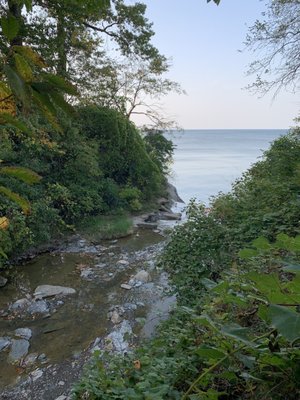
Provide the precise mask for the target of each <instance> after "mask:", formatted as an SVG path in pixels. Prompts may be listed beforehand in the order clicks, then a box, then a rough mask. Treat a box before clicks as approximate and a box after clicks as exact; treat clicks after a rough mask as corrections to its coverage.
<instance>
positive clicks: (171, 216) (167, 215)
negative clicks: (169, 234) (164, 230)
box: [160, 212, 181, 221]
mask: <svg viewBox="0 0 300 400" xmlns="http://www.w3.org/2000/svg"><path fill="white" fill-rule="evenodd" d="M160 218H161V219H164V220H167V221H179V220H180V219H181V214H180V213H172V212H163V213H161V214H160Z"/></svg>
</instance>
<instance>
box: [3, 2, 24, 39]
mask: <svg viewBox="0 0 300 400" xmlns="http://www.w3.org/2000/svg"><path fill="white" fill-rule="evenodd" d="M7 4H8V9H9V15H12V16H13V17H15V18H16V20H17V21H18V23H19V27H20V29H19V32H18V35H17V36H15V37H14V38H13V39H12V40H11V41H10V45H11V46H22V45H23V36H22V33H23V32H22V31H23V29H24V23H23V17H22V12H21V11H22V7H21V6H20V4H19V2H18V1H16V0H8V2H7Z"/></svg>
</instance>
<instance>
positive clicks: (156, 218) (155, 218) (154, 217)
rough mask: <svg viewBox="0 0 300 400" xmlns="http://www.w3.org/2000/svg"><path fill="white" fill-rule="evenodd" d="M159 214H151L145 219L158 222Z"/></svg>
mask: <svg viewBox="0 0 300 400" xmlns="http://www.w3.org/2000/svg"><path fill="white" fill-rule="evenodd" d="M157 220H158V215H157V214H149V215H148V216H147V218H145V219H144V221H145V222H157Z"/></svg>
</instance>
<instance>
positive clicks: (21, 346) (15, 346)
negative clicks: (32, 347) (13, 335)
mask: <svg viewBox="0 0 300 400" xmlns="http://www.w3.org/2000/svg"><path fill="white" fill-rule="evenodd" d="M28 349H29V342H28V340H25V339H18V340H17V339H12V341H11V349H10V353H9V355H8V359H9V361H10V362H11V363H15V362H17V361H20V360H21V358H24V357H25V356H26V354H27V353H28Z"/></svg>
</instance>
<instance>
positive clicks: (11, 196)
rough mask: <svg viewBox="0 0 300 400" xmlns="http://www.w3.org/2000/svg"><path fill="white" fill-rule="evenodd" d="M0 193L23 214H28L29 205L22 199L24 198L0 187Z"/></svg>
mask: <svg viewBox="0 0 300 400" xmlns="http://www.w3.org/2000/svg"><path fill="white" fill-rule="evenodd" d="M0 193H1V194H3V195H4V196H6V197H7V198H9V199H10V200H12V201H13V202H14V203H16V204H18V205H19V206H20V207H21V208H22V210H23V212H24V214H29V213H30V204H29V202H28V201H27V200H26V199H24V197H21V196H19V195H18V194H17V193H15V192H12V191H11V190H10V189H8V188H6V187H4V186H0Z"/></svg>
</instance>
